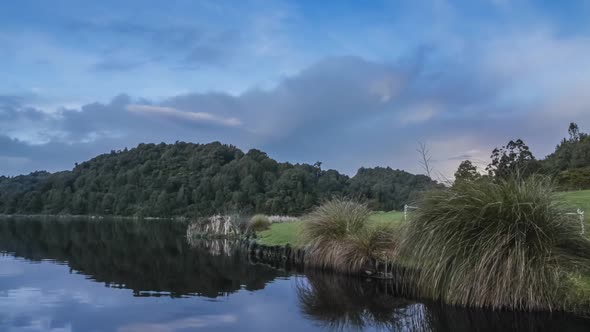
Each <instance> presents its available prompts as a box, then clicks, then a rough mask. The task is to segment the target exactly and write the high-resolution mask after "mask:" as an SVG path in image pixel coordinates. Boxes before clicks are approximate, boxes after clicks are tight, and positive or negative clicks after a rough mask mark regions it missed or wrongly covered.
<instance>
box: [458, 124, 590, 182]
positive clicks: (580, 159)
mask: <svg viewBox="0 0 590 332" xmlns="http://www.w3.org/2000/svg"><path fill="white" fill-rule="evenodd" d="M568 133H569V137H568V138H563V140H562V141H561V142H560V143H559V144H558V145H557V147H556V148H555V152H553V153H551V154H550V155H548V156H547V157H546V158H545V159H536V158H535V156H534V155H533V153H532V152H531V151H530V149H529V147H528V146H527V145H526V143H525V142H524V141H523V140H521V139H517V140H511V141H509V142H508V144H506V145H505V146H502V147H500V148H496V149H494V150H493V151H492V155H491V156H490V158H491V162H490V164H489V165H488V166H487V167H486V169H485V170H486V171H487V174H481V172H480V171H479V170H478V169H477V167H476V166H475V165H474V164H473V163H472V162H471V161H470V160H465V161H463V162H462V163H461V164H460V165H459V168H458V169H457V172H456V173H455V179H456V180H474V179H478V178H482V177H486V176H489V177H495V178H503V177H510V176H514V174H518V175H520V176H525V177H526V176H528V175H531V174H543V175H548V176H550V177H552V178H553V179H554V180H555V183H556V184H557V185H558V187H559V189H560V190H579V189H590V135H589V134H587V133H583V132H580V130H579V128H578V125H577V124H576V123H571V124H570V126H569V129H568Z"/></svg>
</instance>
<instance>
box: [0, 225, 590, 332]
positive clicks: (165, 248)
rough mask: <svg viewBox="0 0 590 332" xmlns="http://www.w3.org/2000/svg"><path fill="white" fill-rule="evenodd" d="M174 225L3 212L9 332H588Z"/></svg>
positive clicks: (1, 324)
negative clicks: (267, 254) (316, 267)
mask: <svg viewBox="0 0 590 332" xmlns="http://www.w3.org/2000/svg"><path fill="white" fill-rule="evenodd" d="M185 232H186V224H185V223H183V222H174V221H148V220H143V221H129V220H107V219H103V220H88V219H84V220H74V219H71V220H70V219H68V220H66V219H55V218H53V219H52V218H46V219H8V218H5V219H0V331H55V332H57V331H84V332H91V331H120V332H132V331H148V332H172V331H212V330H215V331H246V332H247V331H257V332H259V331H277V330H278V331H281V332H286V331H332V330H338V331H347V330H367V331H437V332H438V331H445V332H447V331H448V332H450V331H590V320H587V319H582V318H577V317H573V316H569V315H565V314H553V315H550V314H547V313H537V314H524V313H512V312H492V311H485V310H466V309H460V308H454V307H449V306H444V305H440V304H436V303H429V302H427V301H416V300H412V299H405V298H403V297H400V296H397V295H395V294H393V293H392V292H391V291H389V289H392V287H389V285H388V284H387V282H382V281H375V280H373V281H371V280H361V279H358V278H345V277H340V276H335V275H331V274H326V273H308V274H303V273H298V272H295V271H283V270H279V269H275V268H272V267H270V266H267V265H263V264H255V263H251V262H249V261H248V259H247V256H246V255H245V253H244V252H243V251H242V250H240V249H239V248H238V247H236V246H233V245H232V243H231V242H229V241H210V242H198V241H197V242H194V243H191V244H189V243H188V241H187V239H186V237H185Z"/></svg>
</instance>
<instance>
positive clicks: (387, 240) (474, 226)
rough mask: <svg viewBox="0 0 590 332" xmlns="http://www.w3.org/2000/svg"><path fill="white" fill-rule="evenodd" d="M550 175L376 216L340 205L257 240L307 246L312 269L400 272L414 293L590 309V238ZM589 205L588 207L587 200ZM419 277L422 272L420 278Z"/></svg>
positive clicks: (480, 302)
mask: <svg viewBox="0 0 590 332" xmlns="http://www.w3.org/2000/svg"><path fill="white" fill-rule="evenodd" d="M553 189H554V187H553V184H552V182H551V181H550V179H549V178H547V177H543V176H531V177H528V178H507V179H499V180H493V179H490V178H484V179H480V180H478V181H464V182H461V183H457V184H456V185H454V186H453V187H449V188H444V189H438V190H434V191H431V192H429V193H427V194H425V195H424V196H423V197H422V198H421V199H419V200H418V202H417V203H416V204H417V205H418V206H420V208H419V209H417V210H415V211H413V212H411V213H409V218H408V221H407V222H403V213H400V212H392V213H370V211H369V210H368V209H367V208H366V205H363V204H359V203H355V202H353V201H347V200H334V201H329V202H327V203H326V204H324V205H322V206H320V207H319V208H317V209H316V210H315V211H314V212H313V213H311V214H310V215H309V216H307V217H304V218H303V220H302V221H299V222H295V223H285V224H274V225H272V226H271V228H270V229H269V230H266V231H264V232H260V233H258V235H259V240H258V241H259V242H260V243H261V244H266V245H284V244H286V243H288V244H290V245H292V246H299V247H305V248H306V260H307V266H309V267H314V268H319V269H325V270H332V271H337V272H341V273H345V274H346V273H348V274H354V273H358V272H361V271H363V270H364V268H365V267H366V266H367V265H370V264H372V263H374V262H375V261H380V262H386V263H390V264H396V265H398V266H400V267H403V270H404V271H409V272H407V273H405V274H403V276H404V278H406V280H403V281H402V282H401V283H402V284H406V285H410V287H409V288H407V289H406V292H407V293H408V294H409V295H412V296H418V297H425V298H430V299H435V300H440V301H442V302H445V303H449V304H455V305H460V306H470V307H486V308H495V309H500V308H503V309H505V308H508V309H512V310H527V311H536V310H569V311H583V312H586V311H587V310H588V308H589V307H588V305H589V304H590V270H589V269H588V266H589V265H590V264H589V263H590V240H589V239H588V237H587V235H588V234H585V235H582V234H581V228H580V224H579V221H578V219H577V216H576V215H568V214H567V213H570V212H572V211H574V210H572V206H574V205H576V204H577V203H578V202H579V201H583V200H584V199H585V198H587V197H590V191H581V192H570V193H555V192H554V191H553ZM586 204H589V203H588V202H587V203H586ZM417 271H420V272H419V273H418V272H417Z"/></svg>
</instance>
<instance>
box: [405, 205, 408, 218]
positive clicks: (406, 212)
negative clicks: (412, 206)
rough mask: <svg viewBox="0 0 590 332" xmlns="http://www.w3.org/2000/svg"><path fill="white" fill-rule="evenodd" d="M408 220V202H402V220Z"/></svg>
mask: <svg viewBox="0 0 590 332" xmlns="http://www.w3.org/2000/svg"><path fill="white" fill-rule="evenodd" d="M407 220H408V204H404V221H407Z"/></svg>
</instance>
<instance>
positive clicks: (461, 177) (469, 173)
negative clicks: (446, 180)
mask: <svg viewBox="0 0 590 332" xmlns="http://www.w3.org/2000/svg"><path fill="white" fill-rule="evenodd" d="M480 177H481V174H479V172H478V171H477V166H475V165H473V163H472V162H471V161H470V160H464V161H462V162H461V164H459V168H458V169H457V171H456V172H455V181H474V180H477V179H479V178H480Z"/></svg>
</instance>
